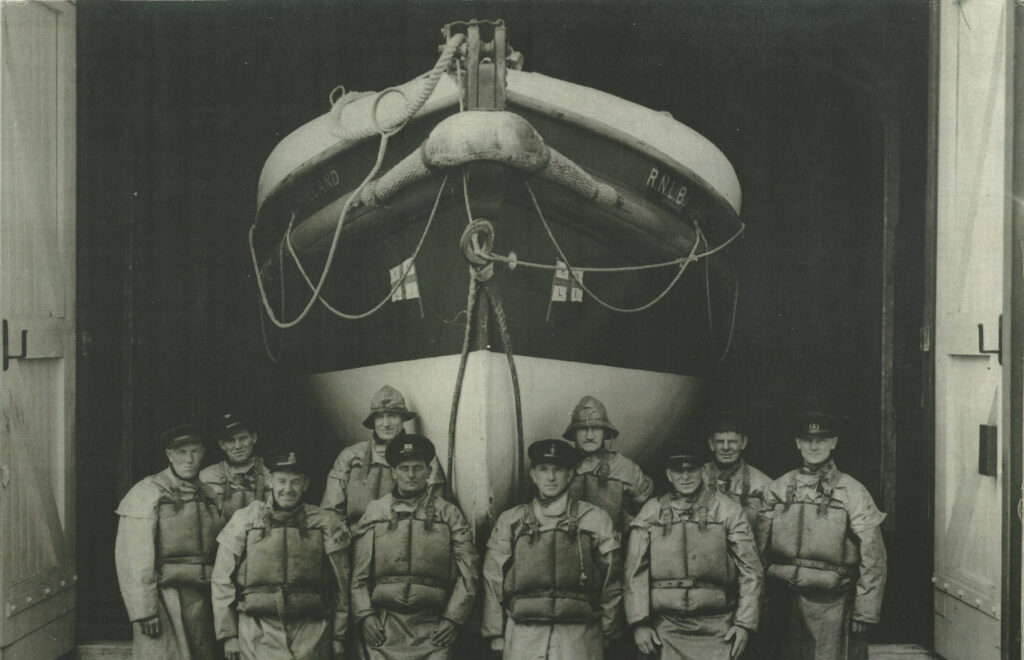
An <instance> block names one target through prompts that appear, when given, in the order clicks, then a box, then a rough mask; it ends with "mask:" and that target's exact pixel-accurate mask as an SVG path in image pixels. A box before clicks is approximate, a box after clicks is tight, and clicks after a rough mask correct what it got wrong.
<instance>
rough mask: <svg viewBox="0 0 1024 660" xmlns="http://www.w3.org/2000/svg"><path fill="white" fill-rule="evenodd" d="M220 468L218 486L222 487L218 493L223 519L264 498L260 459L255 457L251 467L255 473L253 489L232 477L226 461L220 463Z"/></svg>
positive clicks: (264, 481)
mask: <svg viewBox="0 0 1024 660" xmlns="http://www.w3.org/2000/svg"><path fill="white" fill-rule="evenodd" d="M220 468H221V481H220V486H221V488H222V491H221V493H220V510H221V514H222V515H223V516H224V520H230V519H231V516H233V515H234V513H235V511H238V510H239V509H243V508H245V507H247V506H249V504H251V503H252V502H254V501H256V500H259V501H261V502H263V501H265V500H266V497H267V493H268V489H267V483H266V476H265V475H264V474H263V461H262V460H261V459H259V458H257V459H256V462H255V464H254V465H253V467H252V470H254V471H255V473H256V479H255V482H256V483H255V488H254V489H249V488H246V487H245V486H244V485H243V484H242V483H240V482H239V481H238V479H236V478H234V476H233V475H232V474H231V469H230V468H229V467H228V465H227V463H225V462H222V463H220Z"/></svg>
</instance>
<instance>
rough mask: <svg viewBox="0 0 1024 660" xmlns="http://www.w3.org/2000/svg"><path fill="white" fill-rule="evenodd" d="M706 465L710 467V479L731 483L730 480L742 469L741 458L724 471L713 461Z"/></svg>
mask: <svg viewBox="0 0 1024 660" xmlns="http://www.w3.org/2000/svg"><path fill="white" fill-rule="evenodd" d="M708 465H709V466H711V477H712V478H713V479H717V480H718V481H732V478H733V477H734V476H736V475H737V474H738V473H739V471H740V470H742V469H743V457H742V456H741V457H740V458H739V459H738V460H737V461H736V462H735V463H733V464H732V465H730V466H729V467H727V468H724V469H723V468H722V466H720V465H719V464H718V463H716V462H715V461H711V462H710V463H708Z"/></svg>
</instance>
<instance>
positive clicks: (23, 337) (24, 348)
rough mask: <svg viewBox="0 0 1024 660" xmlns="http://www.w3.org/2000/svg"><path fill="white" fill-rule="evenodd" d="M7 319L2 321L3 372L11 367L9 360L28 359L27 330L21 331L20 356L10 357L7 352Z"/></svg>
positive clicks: (8, 345)
mask: <svg viewBox="0 0 1024 660" xmlns="http://www.w3.org/2000/svg"><path fill="white" fill-rule="evenodd" d="M8 332H9V330H8V328H7V319H4V321H3V351H4V371H7V368H8V367H9V366H11V360H20V359H22V358H25V357H28V330H22V331H21V355H12V354H11V353H10V351H9V347H10V344H9V337H8Z"/></svg>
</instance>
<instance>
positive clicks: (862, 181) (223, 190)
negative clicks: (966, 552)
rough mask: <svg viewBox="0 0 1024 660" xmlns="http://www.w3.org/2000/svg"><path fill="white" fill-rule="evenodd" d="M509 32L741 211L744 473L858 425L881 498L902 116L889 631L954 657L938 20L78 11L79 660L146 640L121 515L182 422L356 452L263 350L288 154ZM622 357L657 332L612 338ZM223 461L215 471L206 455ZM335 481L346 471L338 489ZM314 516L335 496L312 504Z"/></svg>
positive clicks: (882, 14) (465, 9)
mask: <svg viewBox="0 0 1024 660" xmlns="http://www.w3.org/2000/svg"><path fill="white" fill-rule="evenodd" d="M473 17H475V18H503V19H505V21H506V23H507V24H508V26H509V39H510V42H511V43H512V45H513V46H514V47H515V48H517V49H518V50H520V51H522V52H523V53H524V55H525V62H526V65H525V68H526V69H528V70H532V71H538V72H541V73H544V74H547V75H550V76H553V77H556V78H562V79H565V80H569V81H572V82H576V83H580V84H584V85H588V86H592V87H595V88H599V89H601V90H604V91H607V92H610V93H613V94H616V95H618V96H621V97H624V98H627V99H629V100H632V101H636V102H638V103H641V104H643V105H646V106H649V107H652V108H656V109H663V110H668V111H670V112H671V113H672V114H673V116H675V117H676V118H677V119H679V120H680V121H682V122H684V123H686V124H688V125H689V126H691V127H693V128H695V129H696V130H697V131H699V132H700V133H702V134H703V135H705V136H706V137H708V138H709V139H710V140H711V141H712V142H714V143H715V144H717V145H718V147H719V148H720V149H722V151H723V152H724V153H725V154H726V156H727V157H728V158H729V159H730V160H731V161H732V163H733V165H734V167H735V168H736V171H737V173H738V175H739V179H740V182H741V185H742V186H743V191H744V210H743V219H744V221H745V222H746V223H747V232H746V235H745V237H744V239H743V240H742V241H740V242H739V244H738V245H737V246H736V248H735V249H734V250H733V252H732V258H733V260H734V263H735V266H736V269H737V272H738V274H739V279H740V282H741V289H740V294H739V299H738V316H737V324H736V330H735V334H734V337H733V340H732V349H731V351H730V353H729V355H728V357H727V358H726V359H725V360H724V361H723V363H722V364H721V365H720V367H719V369H718V370H717V372H716V373H715V374H714V375H713V376H712V378H711V379H710V382H709V388H708V400H707V408H708V409H712V408H715V407H723V406H730V407H740V408H742V409H744V410H746V411H747V412H748V413H749V414H750V416H751V418H752V420H753V422H754V429H753V433H752V441H751V446H750V448H749V450H748V458H749V460H750V461H751V462H752V463H754V464H756V465H759V466H760V467H762V469H764V470H765V471H766V472H768V473H769V474H771V475H772V476H778V475H779V474H781V473H783V472H784V471H785V470H787V469H790V468H791V467H793V466H794V465H795V463H796V459H797V455H796V450H795V448H794V447H793V444H792V440H791V438H790V435H789V430H788V419H789V416H790V415H791V414H792V413H793V412H794V411H795V410H797V409H798V408H803V407H807V406H818V407H823V408H825V409H827V410H829V411H831V412H834V413H836V414H841V415H844V416H847V417H849V419H850V421H849V423H848V426H847V429H846V432H845V433H844V435H843V439H842V441H841V444H840V447H839V450H838V456H837V460H838V462H839V464H840V467H841V468H842V469H843V470H845V471H848V472H850V473H851V474H853V475H854V476H856V477H857V478H858V479H860V480H861V481H863V482H864V483H865V484H866V485H867V486H868V488H869V490H871V492H872V493H873V494H874V495H875V496H876V498H877V497H878V496H879V493H880V480H881V478H882V471H881V470H880V467H879V466H880V449H881V445H880V440H879V431H878V429H879V425H880V415H881V412H880V397H881V385H880V383H881V337H882V332H881V318H882V317H881V310H882V279H881V272H882V271H881V266H882V258H883V251H882V249H883V231H882V202H883V200H882V193H883V188H882V183H883V180H882V157H883V151H882V147H883V144H882V137H881V135H882V134H881V125H882V123H881V122H882V118H883V117H884V116H889V117H890V118H891V120H892V121H894V122H895V124H896V125H897V126H898V127H899V129H900V135H901V157H902V158H901V190H900V199H901V208H900V217H899V225H898V227H897V236H896V244H895V248H896V257H895V262H894V267H895V269H896V281H897V284H896V301H895V302H896V305H895V312H894V313H895V336H896V342H895V364H894V371H893V377H894V383H895V390H894V401H895V405H896V420H897V427H896V430H897V433H896V442H897V446H896V472H895V473H896V484H895V486H896V489H897V490H896V492H897V505H898V506H897V510H896V515H895V516H894V518H893V519H892V520H891V528H890V529H888V530H887V532H886V535H887V543H888V545H889V548H890V578H889V588H888V595H887V603H886V610H885V613H884V615H883V616H884V620H883V625H882V626H881V629H880V631H879V633H878V634H879V637H880V638H881V639H884V640H891V641H901V642H918V643H921V644H924V645H930V643H931V611H932V609H931V588H930V583H929V582H928V580H929V578H930V576H931V557H932V547H931V542H930V539H931V534H932V522H931V520H932V519H931V499H932V485H931V483H932V479H931V475H932V453H931V452H932V449H931V444H932V439H931V438H930V437H926V436H924V435H923V434H922V425H921V420H922V419H923V418H924V417H925V415H926V414H927V410H925V411H924V412H922V408H921V405H922V403H921V373H922V371H921V369H922V364H921V355H920V353H919V351H918V346H917V342H918V328H919V327H920V326H921V317H922V295H923V283H924V281H925V276H926V273H925V272H924V267H923V263H924V260H923V257H924V242H923V233H924V228H925V200H924V194H925V174H926V147H927V93H928V66H927V65H928V5H927V3H926V2H924V0H913V1H911V0H905V1H899V0H885V1H883V0H866V1H865V0H861V1H857V2H853V1H848V0H837V1H835V2H830V3H820V2H816V1H811V0H783V1H782V2H775V1H773V2H768V1H767V0H765V1H758V0H727V1H720V2H716V3H708V2H703V1H697V0H673V1H669V0H664V1H658V2H651V1H649V0H648V1H641V2H629V3H612V2H578V1H564V2H539V1H536V2H525V1H523V2H486V3H478V2H430V3H427V2H425V1H417V2H402V3H399V2H394V1H387V2H380V1H377V2H370V1H369V0H360V1H358V2H348V3H338V2H287V3H284V2H280V3H271V2H252V3H176V2H172V3H161V2H146V3H135V2H107V1H103V0H91V1H87V2H82V3H81V4H80V5H79V10H78V20H79V25H78V30H79V37H78V38H79V46H78V104H79V128H78V130H79V133H78V139H79V148H78V154H79V156H78V157H79V181H78V195H79V198H78V236H79V238H78V240H79V262H78V263H79V266H78V267H79V292H78V300H79V313H78V314H79V315H78V324H79V332H80V334H81V348H80V355H79V362H78V379H79V388H78V443H77V460H78V464H79V468H80V469H79V471H78V475H79V476H78V489H79V497H78V503H79V504H78V507H79V510H78V521H79V527H80V533H79V535H78V538H79V541H78V545H79V548H78V550H79V553H78V558H79V559H78V562H79V566H78V573H79V575H80V576H81V581H80V590H81V591H80V598H81V600H80V602H81V603H84V604H88V606H87V607H81V608H80V609H79V634H80V637H81V639H82V640H83V641H84V640H89V639H97V638H110V637H128V636H130V627H129V626H128V624H127V620H126V617H125V615H124V611H123V607H122V604H121V601H120V596H119V594H118V590H117V587H116V579H115V576H114V570H113V539H114V532H115V528H116V517H115V516H114V515H113V513H112V512H113V510H114V508H115V507H116V506H117V502H118V501H119V499H120V497H121V496H122V495H123V494H124V493H125V492H126V491H127V489H128V487H129V486H130V485H131V484H132V483H134V482H135V481H137V480H138V479H139V478H141V477H142V476H144V475H146V474H151V473H153V472H155V471H157V470H159V469H161V468H162V467H163V462H162V461H163V456H162V452H161V451H160V449H159V448H158V447H157V446H156V443H155V438H156V437H157V435H158V434H159V432H160V431H161V430H162V429H163V428H166V427H167V426H169V425H171V424H175V423H179V422H181V421H183V420H187V419H196V418H198V419H205V418H208V417H209V416H211V415H214V414H217V413H219V412H221V411H223V410H224V409H228V408H243V409H249V410H251V411H253V414H254V415H255V418H256V420H257V422H258V423H259V424H261V427H262V437H263V440H262V444H263V445H264V449H266V448H267V446H272V445H273V444H274V443H275V442H279V441H280V440H281V439H282V438H288V439H290V440H292V441H294V442H298V443H299V444H301V445H304V446H306V447H308V448H310V449H311V450H312V451H315V452H317V453H318V454H319V455H321V456H322V457H323V458H324V459H325V461H327V460H329V459H330V458H332V457H333V454H334V453H335V452H336V451H337V447H336V446H335V445H334V444H333V442H332V441H333V438H331V437H330V435H329V434H328V433H327V431H326V430H325V428H324V426H323V424H322V423H321V422H320V420H319V419H318V418H317V415H316V412H315V411H314V410H313V409H312V408H311V407H310V406H309V405H308V404H307V403H306V401H307V400H306V398H305V396H304V392H303V390H302V387H301V382H300V380H299V378H298V377H297V374H293V373H290V372H289V371H288V369H287V367H286V366H280V365H275V364H272V363H271V362H270V361H269V360H268V359H267V358H266V356H265V354H264V348H263V343H262V339H261V334H260V325H259V315H258V308H257V299H256V292H255V285H254V282H253V279H252V276H251V265H250V263H249V257H248V253H247V250H246V246H245V235H246V231H247V229H248V226H249V224H250V223H251V221H252V218H253V216H254V213H255V196H256V181H257V178H258V176H259V172H260V170H261V168H262V165H263V162H264V160H265V159H266V157H267V155H268V154H269V153H270V150H271V149H272V148H273V147H274V145H275V144H276V143H277V142H278V141H279V140H281V139H282V138H283V137H284V136H285V135H287V134H288V133H289V132H290V131H291V130H293V129H295V128H296V127H298V126H299V125H301V124H303V123H305V122H306V121H308V120H310V119H312V118H314V117H315V116H317V115H319V114H322V113H323V112H325V111H326V110H327V109H328V107H329V106H328V100H327V99H328V93H329V92H330V91H331V89H332V88H334V87H335V86H336V85H338V84H344V85H345V86H346V88H347V89H350V90H353V89H355V90H374V89H383V88H385V87H387V86H390V85H393V84H397V83H400V82H404V81H406V80H408V79H410V78H412V77H414V76H416V75H419V74H420V73H422V72H424V71H426V70H427V69H428V68H429V67H430V66H432V65H433V62H434V60H435V58H436V54H437V45H438V44H439V43H440V32H439V30H440V28H441V26H442V25H443V24H445V23H447V22H450V21H453V20H461V19H467V18H473ZM615 340H616V341H619V342H627V341H643V338H642V337H621V338H615ZM211 458H212V457H211ZM324 469H325V470H326V468H324ZM314 495H318V493H314Z"/></svg>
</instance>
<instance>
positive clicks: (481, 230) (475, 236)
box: [459, 218, 494, 266]
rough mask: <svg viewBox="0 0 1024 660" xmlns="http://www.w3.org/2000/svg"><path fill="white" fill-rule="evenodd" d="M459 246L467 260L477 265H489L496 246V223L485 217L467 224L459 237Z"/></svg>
mask: <svg viewBox="0 0 1024 660" xmlns="http://www.w3.org/2000/svg"><path fill="white" fill-rule="evenodd" d="M459 247H460V248H461V249H462V256H464V257H466V261H468V262H469V263H471V264H474V265H476V266H487V265H491V264H492V263H493V260H492V259H491V258H490V255H491V249H492V248H493V247H494V225H492V224H491V223H490V221H488V220H484V219H483V218H481V219H478V220H474V221H473V222H471V223H469V224H468V225H466V228H465V229H464V230H463V231H462V238H460V239H459Z"/></svg>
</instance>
